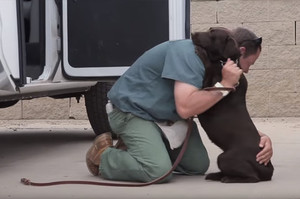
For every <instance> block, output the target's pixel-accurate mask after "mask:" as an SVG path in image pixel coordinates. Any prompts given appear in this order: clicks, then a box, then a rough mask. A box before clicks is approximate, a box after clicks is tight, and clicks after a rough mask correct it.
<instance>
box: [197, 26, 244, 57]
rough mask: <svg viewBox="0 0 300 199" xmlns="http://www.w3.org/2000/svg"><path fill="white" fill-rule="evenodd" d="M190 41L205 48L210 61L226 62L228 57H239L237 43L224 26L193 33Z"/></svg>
mask: <svg viewBox="0 0 300 199" xmlns="http://www.w3.org/2000/svg"><path fill="white" fill-rule="evenodd" d="M192 41H193V43H194V45H196V47H200V48H202V49H204V50H205V52H206V55H207V57H208V59H209V60H210V61H212V62H216V61H224V62H226V61H227V59H228V58H230V59H231V60H237V59H238V58H239V57H240V50H239V48H238V44H237V42H236V41H235V39H234V38H233V36H232V34H231V33H230V31H229V30H227V29H226V28H221V27H218V28H210V29H209V30H208V31H207V32H196V33H193V34H192Z"/></svg>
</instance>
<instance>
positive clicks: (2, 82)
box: [0, 0, 19, 93]
mask: <svg viewBox="0 0 300 199" xmlns="http://www.w3.org/2000/svg"><path fill="white" fill-rule="evenodd" d="M13 22H15V24H16V23H17V17H16V1H9V0H3V1H1V2H0V92H1V93H14V92H16V85H15V83H14V81H13V78H18V76H19V71H18V70H19V67H18V66H19V63H18V61H19V59H18V43H17V42H16V41H18V34H17V26H14V25H12V24H14V23H13ZM12 38H14V41H12ZM9 65H10V66H11V67H9ZM13 72H14V74H13Z"/></svg>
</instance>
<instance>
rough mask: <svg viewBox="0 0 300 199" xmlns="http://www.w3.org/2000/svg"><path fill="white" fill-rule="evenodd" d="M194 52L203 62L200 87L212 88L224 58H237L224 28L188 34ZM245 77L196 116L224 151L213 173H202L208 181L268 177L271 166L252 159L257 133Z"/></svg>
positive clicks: (228, 33)
mask: <svg viewBox="0 0 300 199" xmlns="http://www.w3.org/2000/svg"><path fill="white" fill-rule="evenodd" d="M192 40H193V43H194V44H195V46H196V47H195V48H196V53H197V54H198V56H199V57H200V58H201V60H203V63H204V65H205V70H206V71H205V77H204V81H203V88H206V87H213V86H214V84H215V83H216V82H220V81H221V79H222V74H221V70H222V64H221V63H220V62H226V61H227V58H230V59H231V60H238V58H239V57H240V51H239V48H238V46H237V43H236V42H235V40H234V39H233V37H232V35H231V33H230V32H228V30H227V29H224V28H211V29H210V30H209V31H207V32H197V33H195V34H192ZM246 91H247V80H246V78H245V76H244V75H242V76H241V78H240V81H239V85H238V86H237V87H236V90H235V91H234V92H231V93H230V94H229V95H227V96H226V97H224V98H223V99H222V100H221V101H219V102H218V103H217V104H216V105H214V106H213V107H212V108H210V109H209V110H207V111H206V112H204V113H202V114H200V115H198V119H199V121H200V123H201V126H202V127H203V129H204V130H205V131H206V133H207V135H208V137H209V138H210V140H211V141H212V142H213V143H215V144H216V145H217V146H218V147H220V148H221V149H222V150H223V151H224V152H223V153H222V154H220V155H219V156H218V160H217V163H218V167H219V169H220V170H221V171H220V172H217V173H210V174H208V175H207V176H206V179H208V180H215V181H221V182H225V183H236V182H239V183H249V182H259V181H267V180H271V178H272V175H273V170H274V168H273V166H272V164H271V162H269V163H268V164H267V165H266V166H264V165H261V164H259V163H258V162H257V161H256V155H257V153H258V152H259V151H260V150H261V148H259V142H260V135H259V134H258V131H257V129H256V128H255V126H254V124H253V122H252V120H251V118H250V116H249V113H248V111H247V107H246V99H245V96H246Z"/></svg>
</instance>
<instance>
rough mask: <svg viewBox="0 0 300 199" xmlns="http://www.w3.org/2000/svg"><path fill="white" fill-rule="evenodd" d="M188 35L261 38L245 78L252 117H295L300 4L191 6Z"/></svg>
mask: <svg viewBox="0 0 300 199" xmlns="http://www.w3.org/2000/svg"><path fill="white" fill-rule="evenodd" d="M191 12H192V13H191V24H192V31H204V30H207V29H208V28H209V27H213V26H224V27H227V28H235V27H238V26H240V27H246V28H249V29H250V30H252V31H254V32H255V33H256V34H257V35H258V36H261V37H263V46H262V48H263V50H262V54H261V56H260V57H259V59H258V60H257V62H256V63H255V65H253V66H252V67H251V70H250V71H249V73H248V74H247V79H248V82H249V88H248V93H247V105H248V110H249V112H250V115H251V116H253V117H299V116H300V88H299V86H300V1H299V0H223V1H209V0H207V1H205V0H192V1H191Z"/></svg>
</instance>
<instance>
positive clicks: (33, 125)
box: [0, 118, 300, 199]
mask: <svg viewBox="0 0 300 199" xmlns="http://www.w3.org/2000/svg"><path fill="white" fill-rule="evenodd" d="M253 120H254V123H255V124H256V126H257V128H258V129H259V130H261V131H262V132H264V133H266V134H268V135H269V136H270V137H271V139H272V141H273V148H274V157H273V159H272V161H273V165H274V167H275V172H274V176H273V180H272V181H270V182H260V183H255V184H223V183H219V182H210V181H206V180H204V176H182V175H176V176H175V177H174V179H173V180H172V181H171V182H170V183H167V184H156V185H151V186H148V187H136V188H130V187H129V188H128V187H104V186H88V185H59V186H51V187H32V186H24V185H23V184H21V183H20V178H21V177H28V178H30V179H31V180H32V181H39V182H47V181H56V180H93V181H100V180H102V179H100V178H98V177H94V176H91V175H90V174H89V173H88V171H87V169H86V166H85V153H86V151H87V149H88V148H89V146H90V144H91V142H92V140H93V138H94V134H93V132H92V130H91V127H90V125H89V123H88V121H86V120H79V121H78V120H66V121H64V120H63V121H54V120H49V121H37V120H36V121H23V120H22V121H16V120H12V121H4V120H0V176H1V177H0V199H4V198H7V199H11V198H18V199H26V198H28V199H29V198H51V199H54V198H64V199H67V198H105V199H109V198H130V199H134V198H139V199H140V198H159V199H162V198H172V199H175V198H180V199H182V198H203V199H210V198H211V199H214V198H222V199H226V198H230V199H234V198H237V199H243V198H253V199H254V198H255V199H259V198H272V199H275V198H278V199H287V198H289V199H296V198H298V199H299V198H300V188H299V184H300V167H299V165H300V153H299V151H300V118H254V119H253ZM201 136H202V138H203V140H204V142H205V143H206V147H207V149H208V151H209V155H210V158H211V166H210V168H209V171H208V172H215V171H218V169H217V166H216V157H217V155H218V154H219V153H220V150H219V149H218V148H217V147H216V146H214V145H213V144H212V143H211V142H210V141H209V140H208V139H207V137H206V135H205V133H204V132H201Z"/></svg>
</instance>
